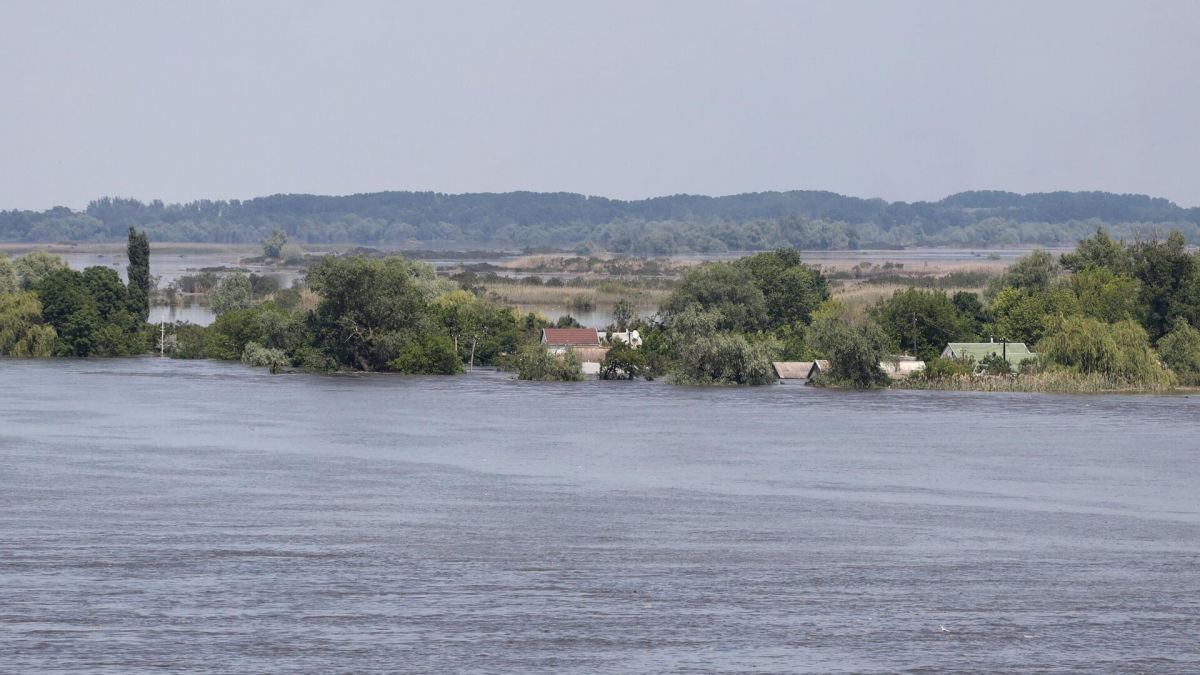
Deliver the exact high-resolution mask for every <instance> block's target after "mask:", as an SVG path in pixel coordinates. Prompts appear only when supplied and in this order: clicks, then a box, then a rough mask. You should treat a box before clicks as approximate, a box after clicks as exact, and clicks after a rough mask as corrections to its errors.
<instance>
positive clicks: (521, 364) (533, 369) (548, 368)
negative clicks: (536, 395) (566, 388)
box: [511, 343, 585, 382]
mask: <svg viewBox="0 0 1200 675" xmlns="http://www.w3.org/2000/svg"><path fill="white" fill-rule="evenodd" d="M511 365H512V368H513V369H514V370H516V371H517V379H518V380H543V381H561V382H581V381H583V380H584V379H585V377H584V374H583V361H582V360H580V358H579V354H577V353H576V352H575V350H574V349H568V350H567V351H566V353H564V354H563V355H562V357H561V358H560V357H558V356H555V355H554V354H551V353H550V352H549V351H548V350H547V349H546V348H545V347H543V346H542V345H540V344H537V343H528V344H525V345H522V346H521V348H520V349H519V350H517V353H516V354H515V355H514V358H513V363H512V364H511Z"/></svg>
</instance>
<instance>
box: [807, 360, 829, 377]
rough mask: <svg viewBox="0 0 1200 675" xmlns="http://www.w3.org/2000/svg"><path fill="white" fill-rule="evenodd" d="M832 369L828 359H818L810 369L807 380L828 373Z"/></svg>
mask: <svg viewBox="0 0 1200 675" xmlns="http://www.w3.org/2000/svg"><path fill="white" fill-rule="evenodd" d="M831 368H832V366H830V365H829V360H828V359H817V360H816V361H813V362H812V367H811V368H809V369H808V376H807V377H806V378H805V379H808V380H811V379H812V378H813V377H814V376H816V375H820V374H821V373H828V372H829V371H830V370H831Z"/></svg>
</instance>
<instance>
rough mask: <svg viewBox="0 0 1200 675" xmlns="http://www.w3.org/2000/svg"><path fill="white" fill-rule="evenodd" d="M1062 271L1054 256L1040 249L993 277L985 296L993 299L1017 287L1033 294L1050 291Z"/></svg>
mask: <svg viewBox="0 0 1200 675" xmlns="http://www.w3.org/2000/svg"><path fill="white" fill-rule="evenodd" d="M1061 271H1062V270H1061V268H1060V267H1059V265H1058V261H1057V260H1055V259H1054V256H1053V255H1051V254H1050V253H1049V252H1048V251H1043V250H1041V249H1039V250H1037V251H1034V252H1033V253H1030V254H1029V255H1027V256H1025V257H1024V258H1021V259H1020V260H1018V261H1017V262H1015V263H1013V264H1012V265H1010V266H1009V267H1008V269H1006V270H1004V272H1003V273H1002V274H1000V275H999V276H997V277H995V278H994V279H992V281H991V282H990V283H989V284H988V287H987V290H986V292H985V293H984V297H985V298H986V299H988V300H991V299H992V298H995V297H996V295H997V294H999V293H1000V291H1002V290H1004V289H1006V288H1015V289H1017V290H1019V291H1025V292H1027V293H1031V294H1036V293H1041V292H1045V291H1048V290H1050V286H1051V284H1053V283H1054V280H1055V279H1057V278H1058V275H1059V273H1060V272H1061Z"/></svg>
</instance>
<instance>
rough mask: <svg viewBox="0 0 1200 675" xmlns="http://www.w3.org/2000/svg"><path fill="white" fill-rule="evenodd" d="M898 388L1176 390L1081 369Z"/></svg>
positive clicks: (909, 381)
mask: <svg viewBox="0 0 1200 675" xmlns="http://www.w3.org/2000/svg"><path fill="white" fill-rule="evenodd" d="M892 386H893V387H895V388H897V389H921V390H927V391H995V392H1018V393H1039V394H1138V393H1164V392H1171V391H1175V390H1176V389H1175V387H1174V386H1172V385H1169V384H1155V383H1149V384H1131V383H1130V382H1128V381H1126V380H1123V379H1119V378H1115V377H1110V376H1107V375H1099V374H1095V373H1092V374H1087V375H1081V374H1078V373H1063V372H1058V373H1031V374H1025V375H1014V376H1008V377H1003V376H996V377H988V376H975V377H973V376H970V375H956V376H953V377H943V378H938V379H934V380H930V379H925V378H923V377H920V376H919V375H918V376H914V377H910V378H906V379H903V380H897V381H895V382H893V383H892Z"/></svg>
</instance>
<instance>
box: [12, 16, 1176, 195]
mask: <svg viewBox="0 0 1200 675" xmlns="http://www.w3.org/2000/svg"><path fill="white" fill-rule="evenodd" d="M0 36H2V38H0V96H2V97H3V98H2V101H3V102H2V104H0V209H11V208H34V209H42V208H46V207H49V206H52V205H56V204H63V205H66V206H70V207H72V208H82V207H83V206H85V205H86V204H87V202H88V201H89V200H90V199H93V198H96V197H100V196H104V195H113V196H125V197H136V198H139V199H143V200H149V199H153V198H161V199H163V200H165V201H169V202H173V201H187V200H192V199H197V198H212V199H226V198H249V197H254V196H259V195H265V194H272V193H278V192H310V193H318V194H346V193H354V192H373V191H377V190H436V191H440V192H480V191H488V192H500V191H509V190H535V191H560V190H562V191H571V192H582V193H586V194H593V195H605V196H610V197H619V198H641V197H648V196H656V195H665V194H675V193H700V194H711V195H719V194H732V193H738V192H752V191H759V190H790V189H822V190H833V191H836V192H840V193H843V194H850V195H856V196H861V197H876V196H878V197H884V198H886V199H891V200H905V201H916V200H922V199H928V200H934V199H940V198H941V197H944V196H946V195H948V194H951V193H954V192H958V191H962V190H969V189H1002V190H1012V191H1016V192H1041V191H1050V190H1108V191H1113V192H1140V193H1147V194H1151V195H1154V196H1161V197H1167V198H1169V199H1171V200H1173V201H1175V202H1177V203H1179V204H1180V205H1183V206H1195V205H1200V180H1198V178H1200V175H1198V173H1197V167H1198V161H1197V159H1198V158H1200V130H1197V128H1196V127H1197V123H1198V122H1200V2H1193V1H1190V0H1188V1H1182V2H1145V1H1142V2H1121V3H1113V2H1098V1H1095V0H1087V1H1083V2H1057V3H1055V2H1010V1H1004V2H987V3H984V2H966V1H955V2H861V3H854V2H822V3H816V2H734V1H729V2H696V1H688V2H677V3H676V2H657V3H656V2H646V1H644V0H643V1H639V2H628V3H626V2H620V3H612V2H595V1H592V2H568V1H563V0H556V1H553V2H545V3H541V2H536V3H535V2H487V3H483V2H480V3H467V4H456V3H446V2H428V1H426V2H421V3H402V2H345V1H339V2H336V3H335V2H321V3H317V2H298V1H288V2H243V1H239V2H212V1H209V0H205V1H204V2H192V1H188V2H169V1H163V0H153V1H149V2H46V1H45V0H38V1H29V2H17V1H15V0H0Z"/></svg>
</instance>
